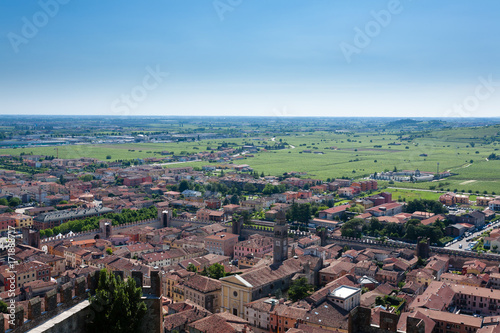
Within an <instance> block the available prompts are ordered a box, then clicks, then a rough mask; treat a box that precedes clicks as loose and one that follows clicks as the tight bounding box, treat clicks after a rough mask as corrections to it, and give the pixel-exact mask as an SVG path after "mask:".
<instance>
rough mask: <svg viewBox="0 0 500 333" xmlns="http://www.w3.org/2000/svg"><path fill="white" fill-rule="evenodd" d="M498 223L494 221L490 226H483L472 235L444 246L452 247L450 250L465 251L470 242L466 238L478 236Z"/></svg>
mask: <svg viewBox="0 0 500 333" xmlns="http://www.w3.org/2000/svg"><path fill="white" fill-rule="evenodd" d="M498 223H499V222H494V224H493V225H492V226H491V227H488V228H485V229H483V230H481V231H477V232H475V233H473V234H472V235H470V236H468V237H464V239H462V240H461V241H458V242H456V243H455V244H451V245H450V246H447V247H446V248H447V249H452V250H462V251H465V250H466V249H467V248H468V246H469V244H470V242H467V238H471V237H472V238H474V237H476V236H479V235H481V234H482V233H483V232H485V231H488V230H491V229H493V228H494V227H496V226H499V224H498ZM460 245H462V248H460Z"/></svg>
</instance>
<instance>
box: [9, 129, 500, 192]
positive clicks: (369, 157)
mask: <svg viewBox="0 0 500 333" xmlns="http://www.w3.org/2000/svg"><path fill="white" fill-rule="evenodd" d="M499 132H500V126H498V125H496V126H485V127H481V128H476V127H474V128H469V127H465V128H452V129H448V128H447V129H440V130H429V131H404V132H396V131H388V132H385V130H381V131H376V132H374V131H371V132H355V131H334V130H332V131H326V130H323V131H312V130H311V129H310V128H309V130H308V131H305V130H304V129H303V128H301V130H300V131H295V132H277V134H273V133H272V132H270V131H266V132H265V133H248V132H247V133H244V134H242V135H241V137H235V138H227V139H210V140H195V141H190V142H185V141H182V142H166V143H127V144H89V145H65V146H59V147H58V154H59V157H60V158H76V157H94V158H98V159H100V160H103V161H106V160H111V161H114V160H125V159H136V158H146V157H160V156H161V152H162V151H168V152H170V153H174V154H175V155H188V154H195V153H198V152H202V151H206V150H207V148H210V149H212V150H213V149H216V148H217V146H218V145H220V144H221V143H223V142H225V143H228V144H229V145H230V146H234V147H237V146H242V145H243V144H251V145H252V144H253V145H255V146H258V147H261V149H260V151H259V152H258V153H255V154H252V155H253V157H247V158H245V159H242V160H238V161H236V160H235V161H233V163H234V164H248V165H250V166H251V167H252V168H254V169H255V170H256V171H258V172H259V173H261V172H264V174H266V175H277V176H279V175H282V174H283V173H285V172H290V171H295V172H303V173H306V175H305V176H304V177H310V178H315V179H322V180H327V179H328V178H330V179H333V178H340V177H348V178H353V179H360V178H365V177H368V176H369V175H370V174H372V173H374V172H382V171H392V170H393V169H394V168H396V169H398V170H415V169H419V170H421V171H430V172H436V171H437V168H438V163H439V171H445V170H449V171H450V172H451V173H452V174H453V176H452V177H449V178H446V179H441V180H440V181H435V182H425V183H397V184H396V185H394V184H392V185H391V186H396V187H406V188H415V189H431V190H434V189H435V190H442V191H448V190H450V191H453V190H457V191H459V192H472V193H476V192H477V193H483V192H484V191H486V192H487V193H492V192H495V193H500V175H499V172H498V171H499V170H500V160H492V161H488V156H489V155H490V154H491V153H494V152H496V151H497V150H498V149H499V148H500V145H498V142H499ZM276 142H283V143H286V144H287V149H282V150H265V149H262V147H264V146H266V145H272V144H274V143H276ZM1 152H2V154H13V155H19V154H21V153H25V154H26V153H33V154H41V155H53V156H55V155H56V153H57V152H56V150H55V148H54V147H28V148H17V149H2V151H1ZM190 164H192V163H187V164H186V165H190ZM204 164H208V161H204V162H195V163H194V166H201V165H204ZM174 166H175V165H174ZM381 184H384V182H381ZM385 184H386V185H390V184H387V183H385Z"/></svg>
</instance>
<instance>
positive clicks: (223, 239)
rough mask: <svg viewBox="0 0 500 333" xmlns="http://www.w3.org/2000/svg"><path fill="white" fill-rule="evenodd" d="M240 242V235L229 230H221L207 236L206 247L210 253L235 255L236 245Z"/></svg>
mask: <svg viewBox="0 0 500 333" xmlns="http://www.w3.org/2000/svg"><path fill="white" fill-rule="evenodd" d="M237 242H238V235H235V234H231V233H228V232H219V233H217V234H215V235H210V236H207V237H205V249H206V250H207V251H208V252H209V253H214V254H219V255H223V256H229V257H231V258H232V257H233V254H234V246H235V245H236V243H237Z"/></svg>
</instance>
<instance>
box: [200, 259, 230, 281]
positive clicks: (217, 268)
mask: <svg viewBox="0 0 500 333" xmlns="http://www.w3.org/2000/svg"><path fill="white" fill-rule="evenodd" d="M201 275H204V276H208V277H209V278H212V279H216V280H218V279H220V278H221V277H224V276H226V271H225V270H224V266H223V265H222V264H219V263H215V264H213V265H210V266H208V268H207V267H205V268H204V269H203V271H202V272H201Z"/></svg>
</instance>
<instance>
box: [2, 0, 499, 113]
mask: <svg viewBox="0 0 500 333" xmlns="http://www.w3.org/2000/svg"><path fill="white" fill-rule="evenodd" d="M54 4H57V5H54ZM377 13H378V14H377ZM387 13H388V15H389V16H388V15H387ZM499 13H500V2H498V1H494V0H489V1H481V2H480V5H478V3H477V2H472V1H464V0H453V1H451V0H448V1H439V2H438V1H430V0H400V1H398V0H390V1H387V0H384V1H379V0H360V1H352V0H351V1H340V0H339V1H331V0H302V1H298V0H275V1H273V0H215V1H214V0H199V1H194V0H161V1H158V0H151V1H141V2H140V1H128V0H121V1H97V0H85V1H83V0H40V1H17V0H16V1H15V0H5V1H2V2H1V3H0V91H1V95H0V96H1V101H0V113H2V114H89V115H92V114H95V115H102V114H110V115H122V116H123V115H257V116H356V115H357V116H415V117H416V116H432V117H439V116H455V117H464V116H498V115H499V114H500V112H499V111H498V110H499V106H500V66H499V65H500V64H499V62H500V43H498V36H500V20H498V14H499ZM377 15H378V16H379V20H378V21H377V20H376V18H375V16H377ZM30 27H31V28H33V27H34V29H35V30H33V29H31V30H30V29H29V28H30ZM370 29H371V30H370ZM360 31H361V33H360ZM360 36H361V37H360ZM346 49H347V50H350V51H351V53H349V52H346ZM343 50H344V51H343ZM352 50H355V52H352ZM346 54H347V56H346ZM154 71H159V72H161V73H162V74H160V76H159V78H160V79H159V80H155V79H154V77H152V76H151V74H150V73H151V72H154ZM165 73H168V75H166V74H165ZM157 77H158V76H157ZM488 81H490V82H492V83H490V84H485V83H484V82H488ZM496 82H499V83H498V84H497V83H496Z"/></svg>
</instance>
